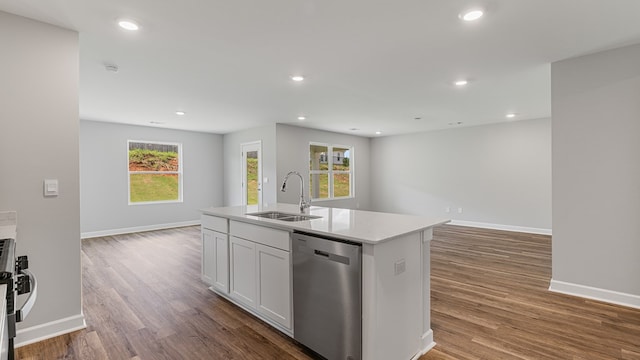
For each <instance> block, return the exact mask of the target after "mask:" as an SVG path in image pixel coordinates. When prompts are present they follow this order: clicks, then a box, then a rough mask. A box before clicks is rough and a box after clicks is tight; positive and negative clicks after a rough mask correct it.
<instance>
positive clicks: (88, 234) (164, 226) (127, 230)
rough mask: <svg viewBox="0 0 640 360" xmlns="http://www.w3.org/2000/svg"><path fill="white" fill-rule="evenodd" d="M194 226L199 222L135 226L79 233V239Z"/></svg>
mask: <svg viewBox="0 0 640 360" xmlns="http://www.w3.org/2000/svg"><path fill="white" fill-rule="evenodd" d="M194 225H200V220H192V221H181V222H175V223H167V224H156V225H146V226H135V227H130V228H121V229H111V230H100V231H89V232H83V233H81V234H80V237H81V238H82V239H89V238H95V237H101V236H112V235H120V234H131V233H137V232H144V231H152V230H164V229H172V228H177V227H184V226H194Z"/></svg>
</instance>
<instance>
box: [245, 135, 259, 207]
mask: <svg viewBox="0 0 640 360" xmlns="http://www.w3.org/2000/svg"><path fill="white" fill-rule="evenodd" d="M240 147H241V151H242V184H241V186H242V189H241V190H242V205H262V142H261V141H255V142H250V143H244V144H241V145H240Z"/></svg>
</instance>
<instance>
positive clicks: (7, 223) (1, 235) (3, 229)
mask: <svg viewBox="0 0 640 360" xmlns="http://www.w3.org/2000/svg"><path fill="white" fill-rule="evenodd" d="M17 224H18V214H17V213H16V212H15V211H0V239H15V238H16V227H17Z"/></svg>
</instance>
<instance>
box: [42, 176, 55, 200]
mask: <svg viewBox="0 0 640 360" xmlns="http://www.w3.org/2000/svg"><path fill="white" fill-rule="evenodd" d="M44 196H47V197H49V196H58V179H44Z"/></svg>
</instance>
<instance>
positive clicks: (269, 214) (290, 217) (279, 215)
mask: <svg viewBox="0 0 640 360" xmlns="http://www.w3.org/2000/svg"><path fill="white" fill-rule="evenodd" d="M245 215H249V216H257V217H262V218H267V219H274V220H282V221H304V220H312V219H319V218H321V217H322V216H315V215H305V214H288V213H283V212H279V211H265V212H257V213H246V214H245Z"/></svg>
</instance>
